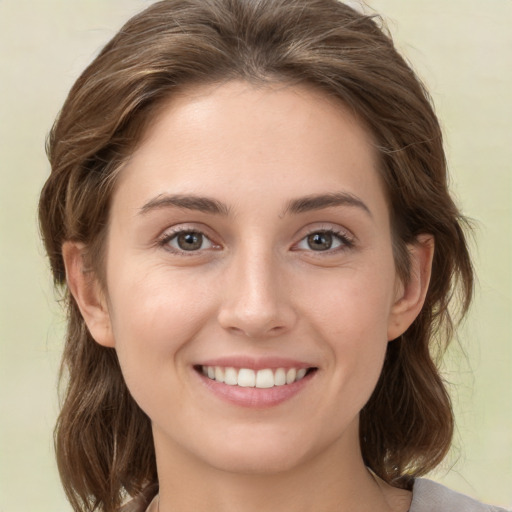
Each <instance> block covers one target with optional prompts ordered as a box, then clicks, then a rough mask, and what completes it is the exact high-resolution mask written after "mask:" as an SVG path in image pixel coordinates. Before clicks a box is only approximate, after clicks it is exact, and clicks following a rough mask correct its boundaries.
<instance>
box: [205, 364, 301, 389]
mask: <svg viewBox="0 0 512 512" xmlns="http://www.w3.org/2000/svg"><path fill="white" fill-rule="evenodd" d="M201 373H202V374H203V375H205V376H207V377H208V378H209V379H211V380H215V381H217V382H223V383H225V384H228V385H229V386H240V387H243V388H261V389H265V388H273V387H274V386H284V385H287V384H292V383H293V382H297V381H299V380H301V379H303V378H304V377H305V375H306V373H307V368H299V369H297V368H289V369H288V370H285V369H284V368H277V369H275V370H273V369H270V368H264V369H262V370H258V371H257V372H256V371H254V370H252V369H250V368H240V369H238V370H237V369H236V368H233V367H227V368H224V367H222V366H202V367H201Z"/></svg>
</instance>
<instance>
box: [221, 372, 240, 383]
mask: <svg viewBox="0 0 512 512" xmlns="http://www.w3.org/2000/svg"><path fill="white" fill-rule="evenodd" d="M224 382H225V383H226V384H229V385H230V386H236V385H237V384H238V372H237V371H236V370H235V369H234V368H226V371H225V372H224Z"/></svg>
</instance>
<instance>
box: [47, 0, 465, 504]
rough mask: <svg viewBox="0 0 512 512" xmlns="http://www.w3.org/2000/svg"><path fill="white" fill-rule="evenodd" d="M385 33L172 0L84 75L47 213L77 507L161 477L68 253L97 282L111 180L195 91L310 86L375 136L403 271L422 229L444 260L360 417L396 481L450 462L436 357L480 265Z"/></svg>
mask: <svg viewBox="0 0 512 512" xmlns="http://www.w3.org/2000/svg"><path fill="white" fill-rule="evenodd" d="M379 25H380V24H379V21H378V19H376V17H375V16H366V15H362V14H360V13H358V12H356V11H354V10H353V9H351V8H350V7H348V6H346V5H344V4H342V3H340V2H338V1H336V0H167V1H162V2H158V3H155V4H154V5H152V6H150V7H149V8H148V9H146V10H145V11H144V12H142V13H141V14H139V15H137V16H135V17H134V18H132V19H131V20H130V21H128V23H127V24H126V25H125V26H124V27H123V28H122V29H121V30H120V31H119V33H118V34H117V35H116V36H115V37H114V38H113V39H112V40H111V41H110V42H109V43H108V44H107V45H106V46H105V48H104V49H103V50H102V52H101V53H100V54H99V55H98V57H97V58H96V59H95V60H94V62H93V63H92V64H91V65H90V66H89V67H88V68H87V69H86V70H85V71H84V73H83V74H82V75H81V76H80V78H79V79H78V80H77V81H76V83H75V85H74V86H73V88H72V89H71V91H70V93H69V96H68V98H67V100H66V102H65V104H64V107H63V109H62V111H61V113H60V115H59V117H58V119H57V121H56V123H55V125H54V127H53V129H52V131H51V134H50V137H49V141H48V155H49V159H50V162H51V167H52V172H51V175H50V177H49V178H48V181H47V182H46V185H45V186H44V189H43V191H42V194H41V199H40V206H39V212H40V223H41V231H42V236H43V239H44V242H45V244H46V249H47V252H48V255H49V258H50V261H51V266H52V270H53V274H54V279H55V282H56V284H57V285H62V286H64V290H65V293H66V300H67V305H68V312H69V322H68V332H67V338H66V346H65V350H64V355H63V365H62V368H63V372H64V373H67V389H66V392H65V396H64V401H63V406H62V411H61V414H60V416H59V419H58V424H57V427H56V433H55V439H56V450H57V459H58V465H59V470H60V473H61V478H62V481H63V484H64V488H65V490H66V492H67V494H68V497H69V499H70V501H71V503H72V505H73V507H74V510H76V511H92V510H95V509H100V510H104V511H113V510H117V509H118V508H119V506H120V503H121V502H122V500H123V499H124V497H125V495H126V493H127V494H129V495H131V496H143V495H144V493H145V494H146V495H148V496H149V497H150V496H151V494H152V493H154V492H156V491H155V490H154V489H155V484H157V474H156V465H155V454H154V447H153V442H152V434H151V426H150V420H149V419H148V418H147V416H146V415H145V414H144V413H143V412H142V411H141V410H140V409H139V407H138V406H137V404H136V403H135V402H134V400H133V399H132V397H131V396H130V394H129V392H128V390H127V388H126V385H125V383H124V380H123V377H122V374H121V371H120V368H119V364H118V361H117V357H116V353H115V351H114V350H113V349H109V348H104V347H102V346H100V345H98V344H96V343H95V342H94V340H93V339H92V338H91V335H90V334H89V332H88V330H87V328H86V326H85V323H84V321H83V319H82V317H81V315H80V312H79V310H78V307H77V305H76V303H75V302H74V300H73V298H72V297H71V296H70V295H69V293H68V292H67V290H66V288H65V268H64V263H63V259H62V253H61V248H62V244H63V242H64V241H67V240H73V241H78V242H82V243H84V244H85V246H86V247H87V248H88V251H89V259H90V262H91V265H92V268H93V270H94V271H95V272H96V273H97V274H99V276H100V277H101V272H102V259H101V255H102V248H103V246H104V239H105V234H106V227H107V224H108V216H109V201H110V197H111V194H112V190H113V188H114V186H115V183H116V175H117V171H118V170H119V168H120V166H121V164H122V163H123V161H124V160H125V159H126V158H128V157H129V156H130V154H131V153H132V152H133V150H134V148H135V146H136V144H137V143H138V141H139V140H140V138H141V135H142V133H143V132H144V127H145V125H146V123H147V121H148V120H150V119H151V118H152V116H154V115H155V111H156V109H157V108H158V106H159V105H161V103H162V102H163V101H164V100H165V99H166V98H168V97H169V96H170V95H172V94H173V92H174V91H175V90H176V89H177V88H179V87H186V86H187V85H189V84H193V83H213V82H221V81H226V80H230V79H243V80H248V81H251V82H257V83H265V82H276V81H278V82H286V83H307V84H311V85H313V86H315V87H317V88H319V89H321V90H323V91H325V93H326V94H328V95H331V96H334V97H337V98H339V99H340V100H341V101H342V102H344V103H345V104H346V105H348V106H349V107H350V108H351V109H352V110H353V111H354V113H355V114H356V115H357V116H358V117H359V119H361V120H362V122H364V123H365V124H366V126H367V127H368V128H369V130H370V131H371V132H372V134H373V137H374V140H375V141H376V144H377V146H378V149H379V152H380V164H381V165H380V171H381V173H382V178H383V182H384V183H385V188H386V192H387V194H388V199H389V205H390V210H391V216H392V226H393V236H394V245H395V247H394V251H395V260H396V265H397V269H398V271H399V272H400V274H401V276H402V277H404V278H406V277H407V274H408V255H407V249H406V244H407V243H411V242H414V240H415V238H416V237H417V235H419V234H421V233H429V234H432V235H433V236H434V238H435V255H434V261H433V271H432V280H431V284H430V287H429V290H428V293H427V297H426V301H425V305H424V307H423V309H422V311H421V313H420V315H419V316H418V318H417V319H416V320H415V321H414V323H413V324H412V326H411V327H410V328H409V329H408V330H407V332H406V333H405V334H403V335H402V336H401V337H400V338H399V339H397V340H395V341H393V342H391V343H389V344H388V351H387V356H386V360H385V364H384V369H383V371H382V375H381V377H380V380H379V382H378V384H377V387H376V389H375V391H374V393H373V395H372V397H371V398H370V400H369V402H368V403H367V404H366V406H365V407H364V409H363V410H362V412H361V421H360V441H361V448H362V453H363V457H364V461H365V463H366V464H367V466H368V467H370V468H371V469H372V470H373V471H374V472H375V473H376V474H377V475H379V476H380V477H381V478H383V479H384V480H385V481H387V482H389V483H391V484H392V485H395V486H399V487H409V486H410V482H411V479H412V478H414V477H415V476H418V475H422V474H424V473H426V472H427V471H429V470H431V469H432V468H433V467H435V466H436V465H437V464H438V463H439V462H440V461H441V460H442V458H443V457H444V456H445V454H446V452H447V450H448V448H449V446H450V442H451V437H452V431H453V418H452V411H451V405H450V400H449V397H448V394H447V392H446V389H445V386H444V385H443V382H442V379H441V377H440V375H439V372H438V370H437V367H436V364H435V361H436V354H437V355H439V354H440V353H442V351H443V349H444V348H445V347H446V345H447V343H448V342H449V340H450V338H451V336H452V330H453V329H452V327H453V322H452V317H451V315H450V311H449V304H450V301H451V300H452V298H453V296H454V294H455V293H457V290H458V292H459V295H460V300H459V301H458V304H459V306H460V311H459V312H460V313H462V314H463V313H465V312H466V310H467V307H468V305H469V301H470V299H471V294H472V286H473V274H472V266H471V262H470V258H469V255H468V250H467V246H466V242H465V238H464V234H463V230H462V226H463V225H464V219H463V218H462V217H461V215H460V214H459V212H458V210H457V208H456V206H455V205H454V203H453V201H452V199H451V197H450V195H449V192H448V188H447V175H446V161H445V155H444V152H443V145H442V137H441V131H440V127H439V124H438V121H437V118H436V116H435V114H434V112H433V109H432V107H431V103H430V100H429V97H428V94H427V93H426V91H425V89H424V87H423V86H422V84H421V82H420V81H419V80H418V78H417V77H416V76H415V74H414V72H413V71H412V70H411V69H410V67H409V66H408V65H407V64H406V63H405V61H404V60H403V58H402V57H401V56H400V55H399V54H398V53H397V52H396V50H395V48H394V46H393V43H392V40H391V38H390V36H389V35H388V34H387V33H386V32H385V30H383V29H382V28H380V26H379ZM436 347H437V348H439V349H440V350H434V349H435V348H436ZM143 501H144V500H143Z"/></svg>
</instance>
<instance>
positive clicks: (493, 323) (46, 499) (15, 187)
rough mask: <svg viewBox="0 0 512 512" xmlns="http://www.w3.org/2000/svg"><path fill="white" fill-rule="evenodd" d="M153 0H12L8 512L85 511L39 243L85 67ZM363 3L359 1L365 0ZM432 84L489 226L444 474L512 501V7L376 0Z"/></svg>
mask: <svg viewBox="0 0 512 512" xmlns="http://www.w3.org/2000/svg"><path fill="white" fill-rule="evenodd" d="M149 3H150V2H147V1H143V0H80V1H79V0H42V1H37V0H31V1H28V0H0V350H1V352H0V358H1V359H0V429H1V430H0V443H1V444H0V512H26V511H38V512H56V511H65V510H69V506H68V505H67V503H66V501H65V499H64V497H63V493H62V491H61V489H60V483H59V480H58V476H57V472H56V469H55V464H54V461H53V452H52V441H51V432H52V428H53V424H54V421H55V416H56V413H57V408H58V406H57V400H56V374H57V368H58V360H59V354H60V349H61V338H62V330H63V318H62V315H61V313H60V311H59V307H58V305H56V304H55V301H54V299H55V294H54V292H53V291H52V287H51V282H50V277H49V272H48V268H47V263H46V261H45V259H44V255H43V251H42V248H41V245H40V243H39V242H38V238H37V228H36V203H37V198H38V192H39V190H40V188H41V186H42V184H43V182H44V180H45V177H46V176H47V174H48V164H47V161H46V158H45V155H44V139H45V135H46V133H47V131H48V130H49V128H50V126H51V123H52V121H53V118H54V117H55V115H56V113H57V111H58V109H59V108H60V106H61V104H62V102H63V100H64V98H65V95H66V92H67V91H68V89H69V88H70V86H71V84H72V83H73V81H74V80H75V79H76V77H77V76H78V73H79V72H80V71H81V70H82V69H83V68H84V67H85V65H86V64H87V63H88V62H89V61H90V60H91V59H92V58H93V57H94V55H95V54H96V53H97V51H98V50H99V48H100V47H101V46H102V45H103V44H105V43H106V42H107V40H108V39H109V38H110V37H111V36H112V35H113V34H114V32H115V31H116V29H118V28H119V27H120V25H121V24H122V23H123V22H124V21H125V20H126V19H127V18H128V17H129V16H130V15H132V14H133V13H135V12H137V11H139V10H141V9H142V8H143V7H144V6H146V5H148V4H149ZM351 3H353V4H355V3H356V2H351ZM368 3H369V5H370V6H371V7H372V8H374V9H376V10H377V11H378V12H380V13H382V14H383V15H384V16H385V19H386V20H387V22H388V24H389V27H390V29H391V32H392V33H393V35H394V37H395V39H396V41H397V43H398V45H399V47H400V48H401V49H402V51H403V52H404V53H405V54H406V56H407V57H408V58H409V60H410V61H411V62H413V65H414V66H415V68H416V69H417V71H418V72H419V74H420V75H421V76H422V77H423V79H424V80H425V81H426V83H427V84H428V86H429V87H430V90H431V92H432V95H433V98H434V101H435V104H436V106H437V110H438V113H439V115H440V117H441V120H442V124H443V127H444V132H445V136H446V144H447V151H448V156H449V161H450V167H451V172H452V176H453V180H452V188H453V191H454V193H455V195H456V197H457V198H458V201H459V203H460V205H461V206H462V209H463V211H464V212H465V213H466V214H468V215H470V216H471V217H472V218H474V219H475V220H476V221H477V228H478V230H477V234H476V244H475V245H477V248H476V249H475V251H474V255H475V263H476V267H477V271H478V274H479V285H478V289H477V296H476V301H475V304H474V307H473V310H472V312H471V316H470V318H469V320H468V321H467V322H466V325H465V327H464V329H463V330H462V331H461V336H460V337H461V345H462V346H463V350H464V352H465V353H466V354H467V356H468V358H467V359H466V358H465V357H463V356H462V355H461V351H460V350H459V349H457V348H456V347H454V350H452V351H451V352H450V354H449V357H448V362H447V370H446V374H447V379H448V380H449V381H450V382H452V383H453V384H452V390H453V398H454V402H455V406H456V413H457V419H458V432H457V436H456V440H455V449H454V450H453V452H452V454H451V455H450V456H449V458H448V459H447V461H446V463H445V464H444V466H443V467H442V468H441V469H440V471H438V472H437V473H436V474H435V475H434V478H436V479H438V480H440V481H442V482H444V483H446V484H447V485H450V486H451V487H453V488H455V489H458V490H460V491H463V492H466V493H468V494H471V495H473V496H476V497H479V498H480V499H483V500H486V501H490V502H494V503H496V504H501V505H505V506H511V505H512V357H511V352H512V350H511V346H512V343H511V341H512V336H511V334H512V332H511V331H512V324H511V318H512V307H511V288H512V286H511V285H512V283H511V270H512V263H511V262H512V258H511V250H510V246H511V239H512V233H511V225H512V222H511V221H512V214H511V206H510V205H511V199H512V198H511V195H512V194H511V192H512V184H511V175H512V172H511V171H512V150H511V148H512V140H511V139H512V121H511V120H512V101H511V96H512V93H511V92H510V91H511V90H512V65H511V63H512V30H511V28H510V27H511V26H512V1H511V0H371V1H369V2H368Z"/></svg>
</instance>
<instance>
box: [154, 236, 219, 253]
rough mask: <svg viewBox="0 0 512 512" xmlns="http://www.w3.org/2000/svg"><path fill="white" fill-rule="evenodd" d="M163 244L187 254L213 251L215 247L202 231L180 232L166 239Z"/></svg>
mask: <svg viewBox="0 0 512 512" xmlns="http://www.w3.org/2000/svg"><path fill="white" fill-rule="evenodd" d="M162 243H163V245H166V246H170V247H171V248H172V249H175V250H177V251H187V252H192V251H200V250H204V249H211V248H212V247H213V243H212V242H211V240H210V239H209V238H208V237H207V236H206V235H204V234H203V233H201V232H200V231H180V232H179V233H174V234H172V235H170V236H168V237H166V239H164V240H163V241H162Z"/></svg>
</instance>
